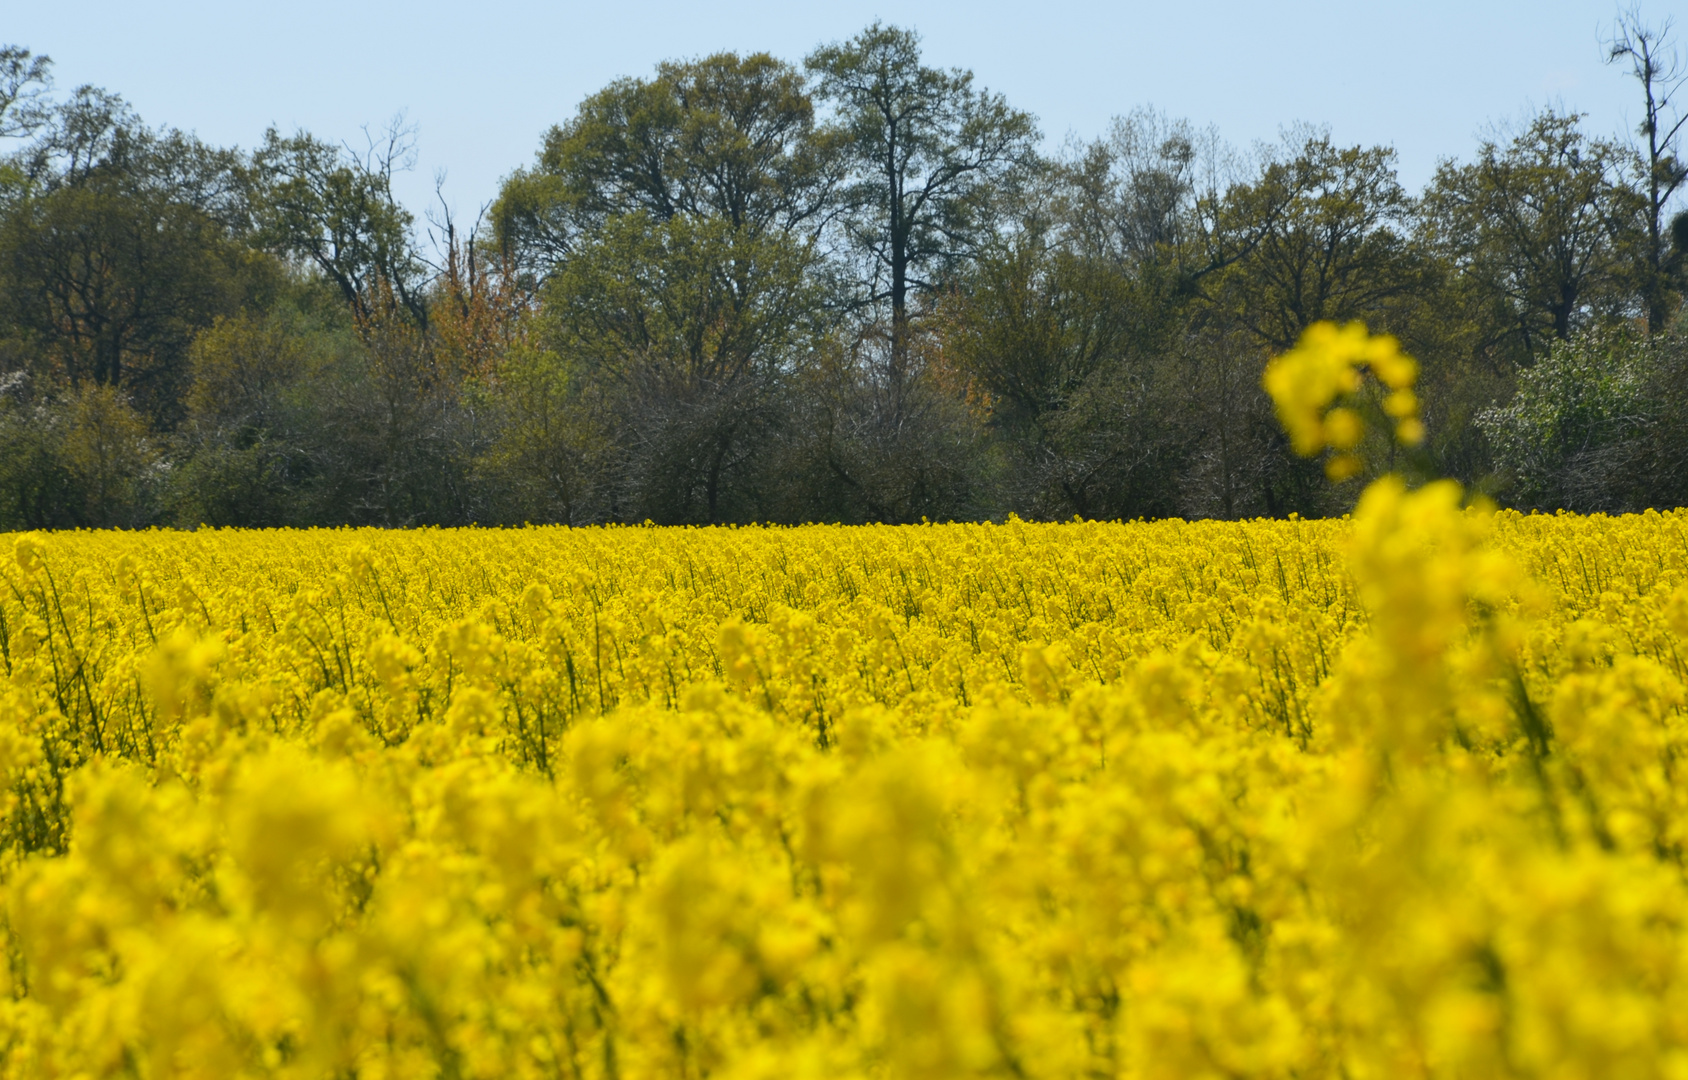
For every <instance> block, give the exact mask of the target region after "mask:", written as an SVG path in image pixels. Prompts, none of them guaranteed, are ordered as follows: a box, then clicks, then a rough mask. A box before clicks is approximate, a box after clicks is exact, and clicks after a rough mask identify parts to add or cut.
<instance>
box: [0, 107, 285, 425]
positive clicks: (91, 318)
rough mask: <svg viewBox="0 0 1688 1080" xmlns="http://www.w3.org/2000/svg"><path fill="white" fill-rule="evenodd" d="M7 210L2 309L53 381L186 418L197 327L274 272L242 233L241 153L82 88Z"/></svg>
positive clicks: (29, 150) (27, 158) (1, 247)
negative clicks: (184, 395) (183, 410)
mask: <svg viewBox="0 0 1688 1080" xmlns="http://www.w3.org/2000/svg"><path fill="white" fill-rule="evenodd" d="M14 160H15V161H17V162H18V163H19V171H20V174H21V177H22V180H21V183H20V185H19V187H18V191H17V193H16V194H15V195H14V197H13V198H12V199H10V200H9V203H8V205H7V207H6V212H5V214H4V215H3V218H0V309H3V313H4V316H5V322H6V323H9V329H10V330H11V332H12V333H13V334H15V335H18V336H19V337H20V339H21V344H20V346H19V352H20V353H21V354H22V355H24V356H26V357H27V358H28V359H27V361H26V362H27V363H29V364H30V365H31V366H33V367H34V368H35V369H36V371H37V374H40V375H42V376H44V377H45V379H46V381H47V382H48V384H50V385H54V386H65V387H72V388H74V387H79V386H81V385H82V384H84V383H93V384H97V385H101V386H110V387H115V388H118V389H119V390H121V391H122V392H124V393H126V394H130V395H133V396H134V397H135V399H136V403H137V404H138V405H140V406H141V407H143V408H144V409H145V410H146V411H147V412H148V413H150V414H151V416H152V419H153V420H154V422H155V423H161V424H165V425H169V424H172V423H174V422H175V420H177V419H179V415H180V394H181V392H182V391H183V390H184V389H185V378H186V358H187V349H188V345H189V343H190V342H191V341H192V339H193V336H194V334H196V333H197V332H198V331H199V330H200V329H202V328H204V327H206V326H208V325H210V323H211V322H212V321H213V320H214V319H215V318H216V317H217V316H218V315H223V314H228V313H230V312H232V311H234V310H237V309H238V308H239V307H240V306H241V305H242V304H243V303H245V302H246V301H247V300H248V299H249V298H251V297H252V296H254V295H256V290H262V289H263V288H265V287H266V286H265V282H266V279H268V280H271V281H273V278H274V273H273V267H269V266H268V265H267V264H266V263H265V261H264V260H262V259H253V258H251V257H250V255H249V253H248V251H247V250H246V248H245V246H244V244H243V243H242V241H241V235H240V234H241V230H242V228H243V224H244V219H245V211H244V203H243V201H242V199H241V195H240V192H241V183H240V179H239V168H240V162H239V158H238V156H237V155H236V154H234V153H233V152H231V151H224V150H217V149H214V148H211V147H207V146H205V145H204V144H202V143H200V142H198V141H197V140H196V139H193V138H192V137H191V136H187V135H183V134H182V133H180V132H175V131H163V132H155V131H151V130H149V129H148V128H146V127H145V126H144V125H142V124H141V123H140V121H139V119H138V118H136V117H135V116H134V114H133V113H132V112H131V111H130V110H129V109H128V107H127V106H126V105H125V104H124V103H123V102H122V100H121V99H119V98H117V97H115V96H114V95H110V94H107V93H104V92H103V91H98V90H94V89H91V88H86V87H84V88H82V89H80V90H78V91H77V92H76V94H75V95H74V96H73V97H72V98H71V99H70V100H69V101H67V102H65V103H64V104H62V105H61V106H59V107H58V108H57V109H56V110H54V112H53V114H52V116H51V118H50V120H49V122H48V124H47V125H46V127H45V129H44V130H43V133H42V135H41V137H40V138H39V139H38V140H37V141H36V142H35V143H33V144H32V145H30V146H28V147H26V149H25V150H24V151H23V152H22V153H21V154H19V155H18V156H17V157H16V158H15V159H14Z"/></svg>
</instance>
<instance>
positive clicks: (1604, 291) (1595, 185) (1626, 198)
mask: <svg viewBox="0 0 1688 1080" xmlns="http://www.w3.org/2000/svg"><path fill="white" fill-rule="evenodd" d="M1580 120H1581V117H1580V116H1579V115H1577V114H1575V113H1568V114H1567V113H1558V112H1554V111H1552V110H1548V111H1546V112H1543V113H1542V114H1541V115H1539V116H1537V117H1536V118H1535V119H1534V120H1533V121H1531V123H1530V125H1529V126H1528V127H1527V128H1526V129H1525V130H1523V131H1522V132H1519V133H1518V134H1516V135H1515V136H1514V137H1513V138H1512V139H1511V140H1510V141H1508V142H1507V143H1506V144H1505V145H1501V144H1499V143H1497V142H1496V141H1493V140H1490V141H1486V142H1484V143H1483V144H1482V146H1481V147H1480V148H1479V150H1478V153H1477V160H1476V161H1474V162H1472V163H1471V164H1469V165H1458V164H1456V163H1454V162H1451V161H1449V162H1444V163H1443V164H1442V166H1441V167H1440V168H1439V169H1438V170H1437V172H1436V178H1435V180H1434V181H1433V182H1432V184H1431V187H1430V190H1429V191H1428V192H1427V193H1426V197H1425V211H1426V217H1425V225H1426V229H1427V233H1428V235H1429V237H1430V238H1431V239H1432V240H1433V242H1434V243H1435V244H1436V245H1437V246H1438V247H1439V248H1440V250H1441V252H1442V253H1443V254H1444V255H1445V256H1446V257H1447V258H1448V259H1449V260H1450V261H1451V263H1452V264H1453V266H1454V267H1455V268H1456V269H1457V271H1458V272H1459V273H1460V274H1461V275H1462V276H1464V277H1465V278H1466V279H1467V280H1469V281H1470V282H1472V283H1473V285H1474V286H1475V287H1476V288H1478V289H1479V290H1480V291H1481V292H1482V293H1484V294H1486V295H1487V296H1489V297H1492V298H1493V299H1494V300H1495V302H1496V303H1497V304H1499V305H1500V306H1501V308H1502V309H1503V310H1504V312H1505V317H1506V319H1507V320H1508V322H1509V323H1510V333H1511V335H1512V336H1513V337H1514V338H1515V339H1516V340H1517V341H1518V342H1519V344H1520V345H1521V346H1522V349H1523V357H1522V359H1523V360H1524V361H1525V362H1528V360H1529V359H1531V358H1534V357H1536V356H1539V355H1542V354H1543V353H1544V352H1545V350H1546V348H1547V346H1548V344H1549V343H1550V342H1551V341H1552V340H1555V339H1557V340H1560V341H1568V340H1570V338H1571V335H1572V333H1573V332H1574V331H1575V330H1576V329H1578V328H1579V327H1580V326H1581V325H1584V324H1585V323H1588V322H1589V321H1591V319H1593V318H1595V317H1599V316H1611V315H1617V314H1621V313H1622V312H1623V310H1624V309H1625V307H1626V305H1628V304H1629V303H1630V301H1631V298H1632V297H1633V296H1634V292H1633V290H1632V288H1631V286H1632V285H1633V266H1634V262H1633V259H1632V258H1631V252H1632V250H1633V248H1632V245H1633V242H1634V238H1635V230H1636V226H1637V224H1638V222H1639V217H1640V212H1639V211H1640V207H1639V197H1638V195H1637V193H1636V192H1634V191H1633V190H1632V189H1630V188H1629V187H1628V186H1626V185H1625V183H1624V182H1623V175H1622V174H1623V170H1624V166H1625V161H1626V155H1627V154H1628V151H1627V150H1626V149H1625V148H1623V147H1621V146H1619V145H1617V144H1615V143H1612V142H1608V141H1606V140H1604V139H1591V138H1588V137H1587V136H1585V135H1584V134H1583V132H1582V129H1581V127H1580V126H1579V121H1580Z"/></svg>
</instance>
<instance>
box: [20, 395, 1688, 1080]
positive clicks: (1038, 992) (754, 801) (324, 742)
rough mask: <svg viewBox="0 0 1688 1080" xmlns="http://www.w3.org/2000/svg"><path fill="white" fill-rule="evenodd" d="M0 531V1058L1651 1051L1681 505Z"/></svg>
mask: <svg viewBox="0 0 1688 1080" xmlns="http://www.w3.org/2000/svg"><path fill="white" fill-rule="evenodd" d="M1402 381H1403V382H1404V380H1402ZM1339 389H1340V388H1339ZM1397 392H1399V391H1397ZM1316 393H1323V391H1316ZM1392 400H1395V402H1396V405H1395V406H1392V408H1394V412H1392V413H1391V415H1396V414H1399V415H1401V416H1403V417H1406V416H1407V414H1408V413H1409V411H1410V410H1408V409H1407V408H1405V407H1402V406H1400V399H1398V398H1397V399H1392ZM1328 403H1329V401H1328V399H1327V400H1326V401H1325V404H1328ZM1308 415H1309V417H1311V419H1307V420H1306V422H1307V423H1311V424H1315V425H1316V424H1318V423H1322V422H1324V420H1322V419H1321V415H1322V414H1320V413H1319V411H1318V410H1314V411H1313V412H1312V413H1309V414H1308ZM1408 419H1410V417H1409V418H1408ZM1406 422H1407V420H1403V423H1406ZM1346 423H1347V421H1344V420H1341V419H1340V418H1339V419H1337V420H1336V421H1334V422H1332V423H1331V425H1330V427H1331V431H1334V432H1335V436H1334V437H1332V436H1330V435H1329V433H1328V432H1327V433H1326V435H1325V437H1324V444H1327V445H1333V446H1335V447H1336V448H1337V449H1338V450H1339V451H1343V452H1346V448H1345V447H1343V446H1342V445H1340V443H1341V442H1342V440H1344V439H1345V438H1346V436H1345V435H1344V432H1345V431H1346V429H1345V428H1344V427H1343V425H1344V424H1346ZM1292 430H1293V428H1292ZM1315 434H1316V433H1315ZM1318 441H1319V440H1318V439H1314V438H1312V437H1311V436H1309V437H1308V442H1309V445H1312V444H1313V443H1317V442H1318ZM1314 449H1317V447H1314ZM1340 467H1343V468H1345V467H1346V466H1340ZM7 546H8V548H9V550H8V551H6V552H5V554H4V556H3V564H0V662H3V665H4V680H3V681H0V773H3V774H4V788H5V792H6V794H5V797H4V803H3V805H0V814H3V816H0V896H3V900H4V908H3V919H4V922H3V925H0V934H3V937H4V943H5V951H6V959H7V963H6V964H5V965H4V967H3V968H0V978H3V979H4V986H3V988H0V989H3V991H4V992H3V993H0V1074H3V1075H4V1076H6V1077H18V1078H34V1077H106V1076H129V1077H146V1078H162V1077H176V1076H191V1077H270V1076H274V1077H299V1078H307V1077H309V1078H317V1077H321V1078H354V1077H355V1078H358V1080H376V1078H385V1077H395V1078H396V1077H406V1078H410V1077H558V1078H569V1080H576V1078H610V1077H624V1078H629V1080H632V1078H643V1077H659V1076H660V1077H675V1078H701V1077H705V1076H708V1077H730V1078H767V1080H787V1078H792V1080H804V1078H814V1080H820V1078H823V1077H824V1078H848V1077H864V1078H865V1077H886V1078H899V1077H910V1078H914V1077H922V1078H924V1077H960V1076H1005V1077H1039V1078H1041V1077H1050V1078H1054V1077H1063V1078H1065V1077H1075V1078H1076V1077H1116V1076H1118V1077H1165V1078H1194V1077H1286V1078H1287V1077H1330V1078H1352V1080H1361V1078H1372V1077H1378V1078H1382V1077H1490V1076H1540V1077H1565V1078H1573V1077H1577V1078H1589V1080H1593V1078H1597V1077H1650V1076H1673V1077H1681V1076H1688V879H1685V876H1684V869H1685V866H1688V862H1685V857H1688V784H1685V783H1684V780H1685V777H1683V776H1682V775H1681V774H1682V773H1683V771H1684V770H1688V726H1685V718H1684V683H1685V681H1688V667H1685V666H1684V656H1685V654H1688V513H1683V512H1674V513H1668V514H1657V513H1648V514H1646V515H1643V516H1634V517H1625V518H1580V517H1573V516H1565V515H1561V516H1551V517H1544V516H1531V517H1523V516H1519V515H1516V514H1510V513H1485V512H1483V511H1480V510H1474V509H1464V508H1462V507H1461V505H1460V494H1459V492H1458V491H1457V489H1455V488H1454V487H1453V486H1452V485H1449V484H1432V485H1429V486H1426V487H1423V488H1420V489H1418V490H1416V491H1408V490H1407V489H1406V488H1405V486H1404V485H1402V484H1401V483H1400V482H1399V481H1395V480H1392V479H1388V478H1385V479H1383V480H1380V481H1378V482H1377V483H1375V484H1374V485H1373V486H1372V487H1371V488H1370V489H1369V490H1368V491H1367V492H1366V494H1365V496H1364V497H1363V499H1362V500H1361V503H1360V506H1359V508H1358V510H1357V511H1356V513H1355V514H1354V515H1353V517H1352V519H1350V520H1341V521H1317V522H1315V521H1300V520H1289V521H1255V522H1244V523H1184V522H1177V521H1167V522H1156V523H1135V524H1086V523H1070V524H1061V525H1033V524H1028V523H1024V522H1019V521H1015V520H1010V521H1009V522H1008V523H1007V524H1003V525H946V526H925V527H910V528H835V527H823V526H809V527H804V528H797V529H771V528H754V529H706V530H664V529H653V528H623V529H601V530H566V529H527V530H520V531H490V530H464V531H419V532H399V533H380V532H373V531H369V532H360V531H349V530H348V531H326V532H324V531H309V532H288V531H278V532H245V533H240V532H215V531H201V532H198V533H76V534H60V535H54V536H41V535H25V536H21V537H14V538H10V539H8V541H7Z"/></svg>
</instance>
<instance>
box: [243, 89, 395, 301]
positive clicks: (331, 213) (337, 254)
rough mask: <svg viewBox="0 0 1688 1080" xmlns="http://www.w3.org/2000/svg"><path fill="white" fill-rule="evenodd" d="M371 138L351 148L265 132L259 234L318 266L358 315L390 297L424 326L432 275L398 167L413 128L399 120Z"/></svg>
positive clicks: (256, 172) (256, 157) (256, 182)
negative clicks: (400, 196)
mask: <svg viewBox="0 0 1688 1080" xmlns="http://www.w3.org/2000/svg"><path fill="white" fill-rule="evenodd" d="M367 142H368V145H367V146H366V148H365V150H364V152H362V153H352V152H350V151H349V150H347V149H346V148H345V147H342V146H337V145H334V144H332V143H328V142H325V141H323V140H321V139H318V138H317V137H316V136H314V135H311V134H309V133H308V132H299V133H297V134H294V135H292V136H288V137H285V138H284V137H283V136H282V135H281V134H280V133H279V132H277V131H276V130H275V129H274V128H271V129H270V130H269V131H268V132H266V133H265V135H264V144H263V145H262V146H261V147H259V149H258V150H257V152H256V153H254V154H253V155H252V178H253V184H252V201H253V213H254V217H255V219H256V222H257V234H256V236H255V240H256V242H257V243H259V244H260V245H262V246H264V247H267V248H269V249H271V250H274V251H277V252H279V253H281V254H283V255H286V256H288V257H291V258H295V259H300V260H303V261H304V262H305V263H306V264H307V265H309V266H311V267H313V268H314V269H315V270H317V271H318V272H320V273H321V274H322V275H323V277H324V278H326V279H327V280H328V281H330V282H332V283H333V285H334V287H335V288H336V289H338V290H339V292H340V295H341V298H342V299H343V300H344V301H345V303H346V304H347V306H348V307H350V308H351V309H352V310H353V311H354V312H356V313H357V315H358V317H359V318H360V319H368V318H371V317H372V316H373V315H374V311H373V309H372V308H371V307H370V304H371V302H372V301H373V300H374V299H375V298H382V297H384V298H390V299H391V300H393V301H395V302H396V303H397V304H398V305H399V306H400V307H401V308H402V309H403V310H404V311H405V312H406V313H407V314H408V315H409V317H410V318H411V319H412V320H413V321H414V322H415V323H416V324H417V325H418V326H419V327H422V328H424V329H425V328H426V327H427V324H428V305H427V297H426V294H425V286H426V284H427V279H428V276H429V275H428V273H427V267H426V265H425V263H424V262H423V260H422V259H421V257H420V256H419V255H418V253H417V251H416V247H415V243H414V237H413V235H412V226H413V225H414V224H415V219H414V217H413V216H412V215H411V213H410V211H408V210H406V209H405V208H404V207H403V206H402V205H401V204H400V203H399V201H398V200H397V198H395V197H394V195H393V174H394V172H396V171H399V170H402V169H406V168H409V167H410V165H411V164H412V162H413V160H414V147H413V146H412V144H411V141H410V133H409V132H408V131H407V130H406V129H405V128H404V127H403V126H402V124H401V123H400V122H399V121H396V120H395V121H394V123H393V124H392V125H390V126H389V127H388V129H387V131H385V132H384V133H382V134H380V135H373V134H370V135H369V136H368V139H367Z"/></svg>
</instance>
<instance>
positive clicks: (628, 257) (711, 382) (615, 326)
mask: <svg viewBox="0 0 1688 1080" xmlns="http://www.w3.org/2000/svg"><path fill="white" fill-rule="evenodd" d="M813 261H814V255H813V250H812V247H811V245H809V244H808V243H806V242H803V241H800V240H798V239H797V238H795V237H792V236H790V235H788V234H785V233H781V232H769V233H761V234H758V233H756V232H752V231H750V230H747V229H743V228H738V227H735V226H734V225H733V224H732V222H731V221H730V220H729V219H727V218H725V217H723V216H719V215H709V216H705V217H700V218H693V217H687V216H678V217H672V218H669V219H668V220H666V221H664V220H658V219H655V218H653V217H651V216H650V215H647V214H645V213H641V212H634V213H627V214H621V215H618V216H616V217H613V218H610V219H609V220H607V221H606V223H605V225H604V228H603V230H602V231H601V232H600V234H599V235H598V236H597V237H595V238H594V239H593V240H592V241H591V242H590V243H586V244H583V245H581V246H580V247H578V248H577V249H576V251H575V252H574V254H573V255H572V256H571V257H570V259H569V261H568V262H567V263H565V264H564V266H563V268H562V270H561V271H560V272H559V273H558V274H557V275H556V276H555V277H554V278H553V280H552V281H551V283H550V285H549V286H547V288H546V291H545V294H544V299H545V302H546V307H547V309H548V314H547V318H548V319H550V320H551V321H552V324H553V326H554V330H553V332H552V336H551V342H552V346H553V348H554V349H555V351H556V352H557V354H558V355H559V356H561V357H562V358H563V359H564V360H566V361H567V362H568V363H570V364H571V365H572V366H574V367H575V368H577V369H578V370H579V371H580V373H581V378H582V379H583V380H585V382H586V384H587V388H588V389H587V393H588V394H589V395H590V396H591V397H592V398H594V399H595V401H596V402H598V403H599V406H598V407H599V408H600V409H601V412H602V415H603V417H604V421H605V422H606V423H607V424H608V425H609V431H608V433H607V434H608V435H609V436H610V437H612V438H613V442H614V450H613V453H612V459H611V466H612V469H613V472H614V475H613V477H612V487H611V490H610V491H609V492H608V499H609V506H608V512H609V513H610V515H611V516H614V517H618V518H624V519H631V520H641V519H643V518H646V517H649V518H652V519H655V520H657V521H659V522H687V521H698V522H715V521H722V520H742V519H743V518H744V517H745V516H760V515H758V514H757V513H756V511H757V509H758V506H759V502H760V500H761V499H762V498H763V497H764V494H765V493H764V492H762V491H759V490H758V488H759V486H760V485H765V484H766V483H770V482H772V480H771V478H766V477H761V476H760V468H761V466H762V464H763V463H765V461H766V460H767V458H766V454H765V451H766V450H767V448H768V446H769V443H770V439H771V436H772V434H773V433H774V432H775V431H776V430H777V429H778V428H779V425H780V423H781V409H780V408H779V402H780V398H781V394H782V391H783V388H784V386H785V385H786V383H787V381H788V380H789V378H790V377H791V376H792V375H793V373H794V372H796V371H797V370H799V369H800V368H801V367H802V366H804V365H805V364H806V363H807V361H808V359H809V356H810V354H811V353H812V351H813V350H814V349H815V348H816V343H817V340H818V338H819V336H820V331H821V326H820V325H819V319H818V316H819V315H820V313H821V297H820V295H819V293H818V290H817V287H816V285H815V282H814V280H813V278H812V275H811V273H810V271H811V268H812V266H813Z"/></svg>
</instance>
